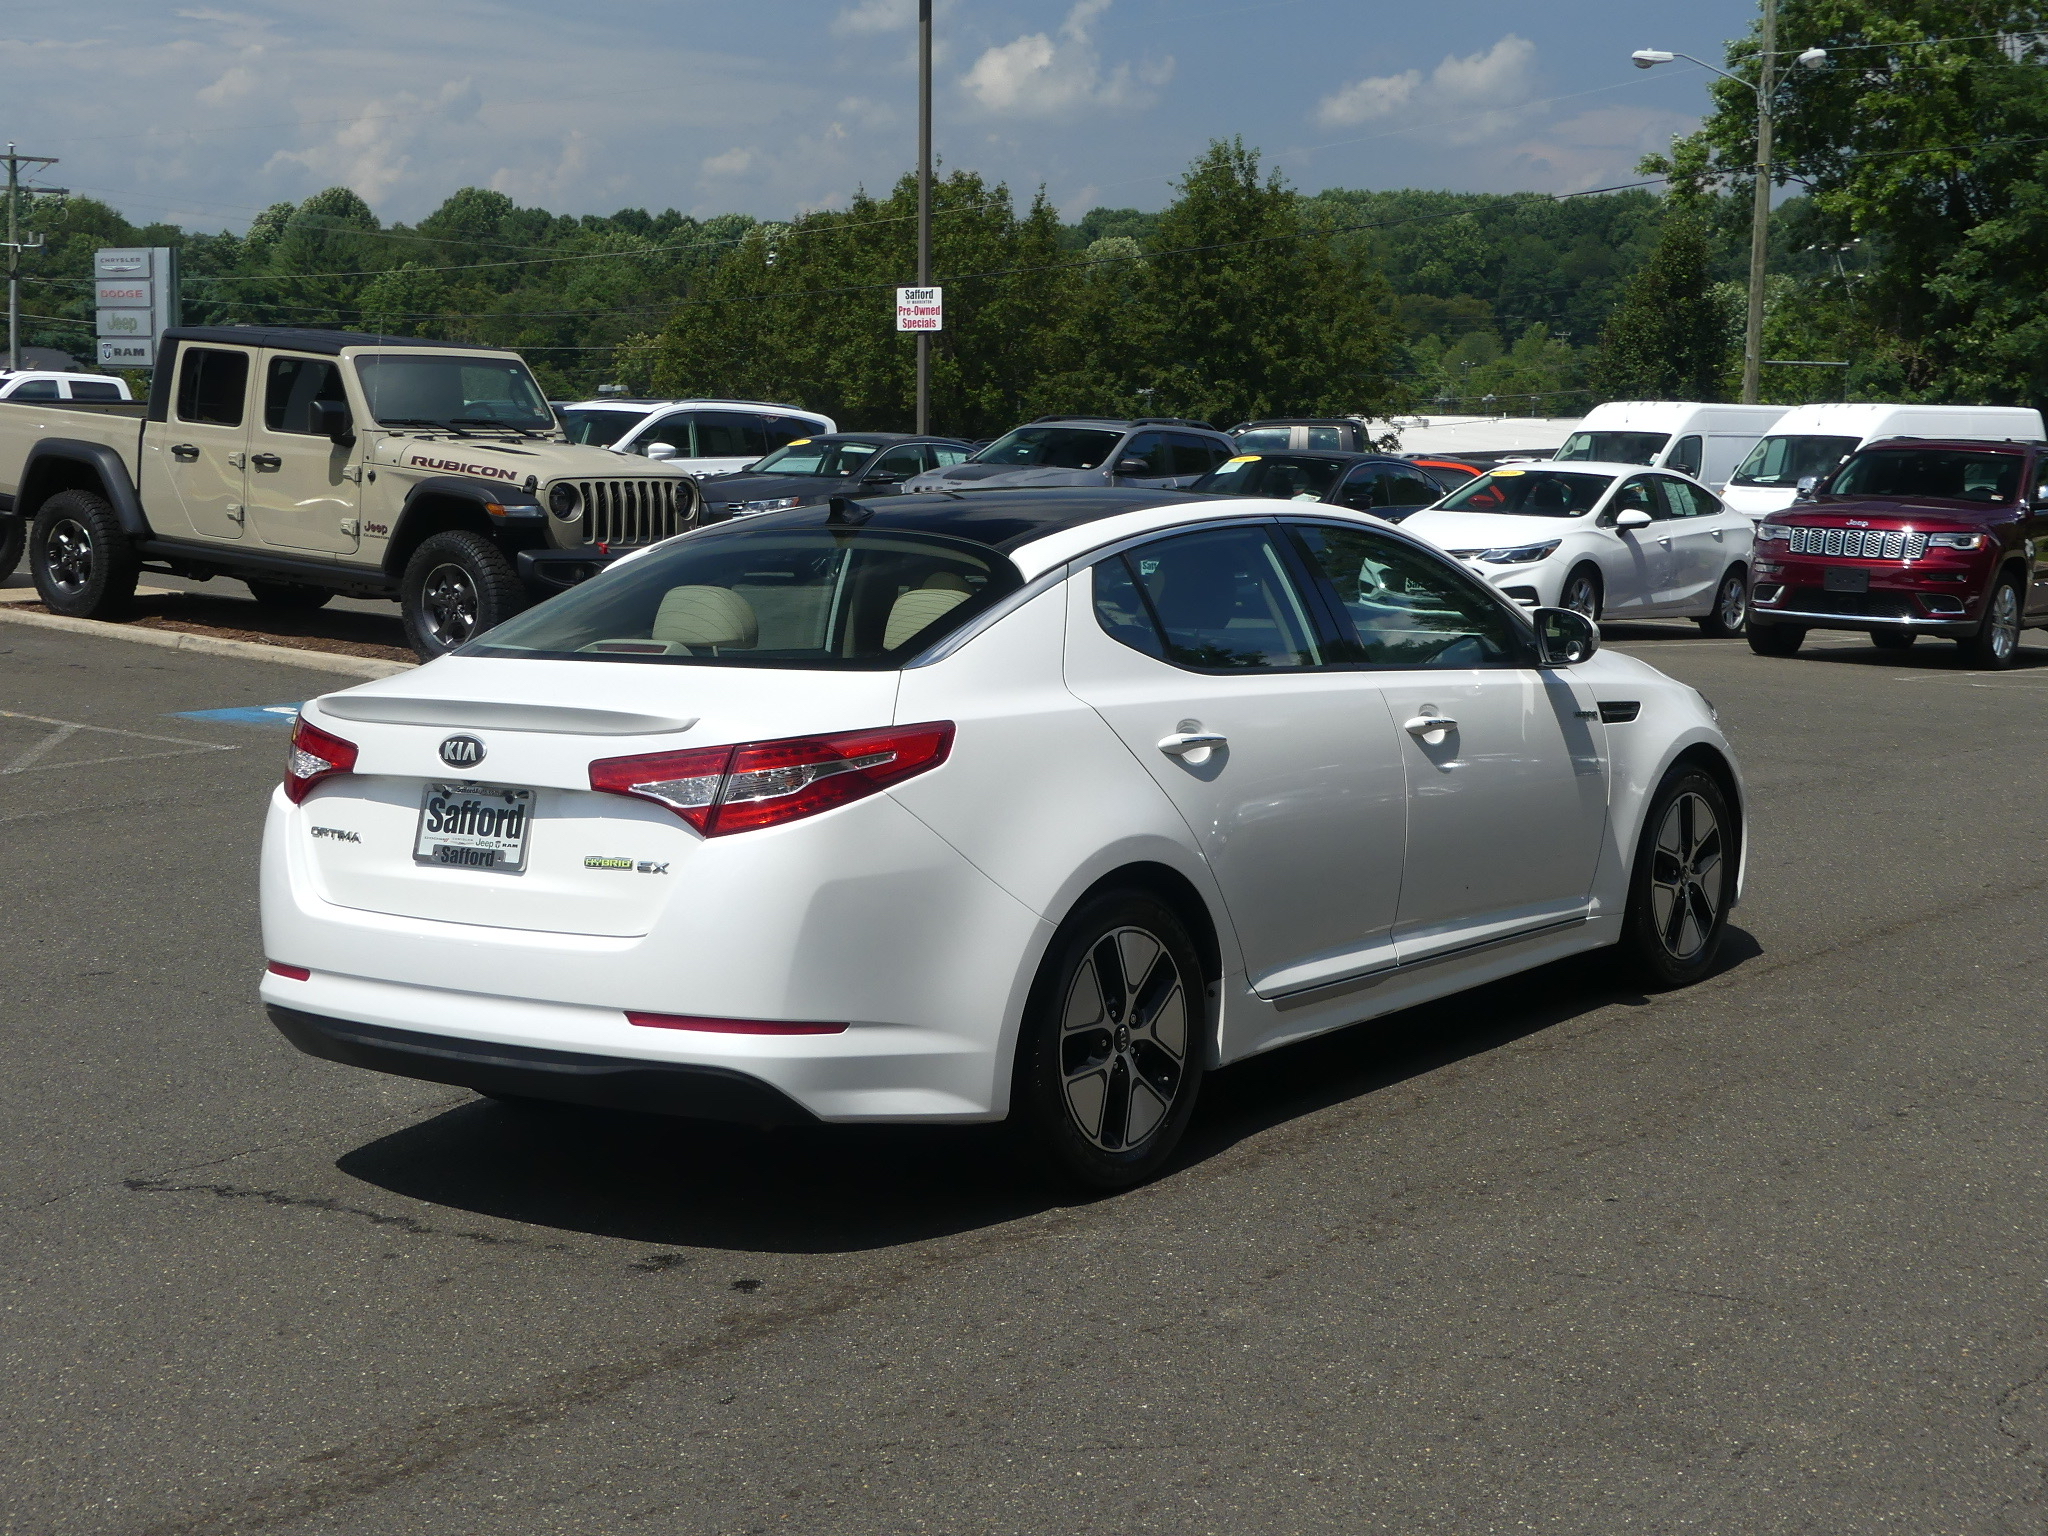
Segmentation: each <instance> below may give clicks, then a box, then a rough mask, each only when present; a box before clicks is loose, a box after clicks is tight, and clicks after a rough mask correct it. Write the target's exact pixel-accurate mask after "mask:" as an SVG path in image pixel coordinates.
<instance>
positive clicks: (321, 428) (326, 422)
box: [310, 400, 356, 448]
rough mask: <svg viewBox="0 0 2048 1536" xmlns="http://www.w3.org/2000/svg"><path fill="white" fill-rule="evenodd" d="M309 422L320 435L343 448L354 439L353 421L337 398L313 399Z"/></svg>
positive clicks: (345, 407) (346, 408)
mask: <svg viewBox="0 0 2048 1536" xmlns="http://www.w3.org/2000/svg"><path fill="white" fill-rule="evenodd" d="M310 424H311V426H312V428H313V430H314V431H315V432H316V433H318V434H319V435H320V436H321V437H324V438H326V439H328V440H329V441H330V442H335V443H339V444H341V445H342V446H343V447H344V448H345V447H347V446H348V445H349V444H350V443H352V442H354V441H355V440H356V429H355V422H354V421H353V420H352V419H351V418H350V416H349V413H348V407H347V406H345V405H343V404H342V403H341V402H340V401H339V400H315V401H314V402H313V410H312V420H311V423H310Z"/></svg>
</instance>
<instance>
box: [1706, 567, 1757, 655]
mask: <svg viewBox="0 0 2048 1536" xmlns="http://www.w3.org/2000/svg"><path fill="white" fill-rule="evenodd" d="M1695 622H1696V623H1698V625H1699V627H1700V633H1701V634H1703V635H1706V636H1709V637H1710V638H1712V639H1715V640H1732V639H1734V638H1735V637H1736V636H1737V635H1739V634H1741V633H1742V632H1743V631H1744V630H1745V629H1747V628H1748V627H1749V577H1748V575H1747V573H1745V572H1744V571H1743V569H1742V567H1741V566H1739V565H1731V566H1729V567H1728V570H1727V573H1726V574H1725V575H1723V576H1722V578H1721V585H1720V586H1718V587H1716V588H1715V589H1714V607H1713V610H1712V611H1711V612H1710V613H1708V614H1707V616H1706V617H1705V618H1703V619H1699V620H1696V621H1695Z"/></svg>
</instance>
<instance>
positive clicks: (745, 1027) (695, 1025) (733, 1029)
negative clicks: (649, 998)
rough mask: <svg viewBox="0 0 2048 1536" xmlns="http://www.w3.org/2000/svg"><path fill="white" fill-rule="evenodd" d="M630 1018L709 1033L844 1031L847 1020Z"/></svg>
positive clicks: (651, 1015) (631, 1021)
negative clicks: (798, 1021)
mask: <svg viewBox="0 0 2048 1536" xmlns="http://www.w3.org/2000/svg"><path fill="white" fill-rule="evenodd" d="M626 1022H627V1023H629V1024H638V1025H639V1026H640V1027H641V1028H642V1029H688V1030H694V1031H696V1032H697V1033H698V1034H705V1035H843V1034H845V1033H846V1026H845V1025H844V1024H790V1023H785V1022H783V1021H782V1020H780V1019H707V1018H703V1017H701V1016H699V1015H697V1014H694V1013H635V1012H634V1011H633V1010H632V1009H630V1008H629V1009H627V1010H626Z"/></svg>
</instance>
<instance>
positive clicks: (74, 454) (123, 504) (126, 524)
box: [14, 437, 153, 539]
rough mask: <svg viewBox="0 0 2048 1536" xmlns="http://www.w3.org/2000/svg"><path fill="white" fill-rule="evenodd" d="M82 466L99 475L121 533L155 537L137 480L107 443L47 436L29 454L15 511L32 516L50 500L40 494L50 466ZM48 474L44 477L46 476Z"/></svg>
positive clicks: (17, 489) (16, 498)
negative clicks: (40, 482)
mask: <svg viewBox="0 0 2048 1536" xmlns="http://www.w3.org/2000/svg"><path fill="white" fill-rule="evenodd" d="M59 463H68V464H83V465H85V466H86V467H87V468H89V469H91V470H92V471H93V472H94V473H95V474H96V475H98V476H99V481H100V489H101V492H102V494H104V495H105V496H106V498H107V501H108V502H109V504H111V505H112V507H113V509H114V515H115V516H116V517H118V518H119V519H120V520H121V530H122V532H124V533H126V534H127V535H128V536H129V537H130V538H133V539H147V538H151V537H153V535H152V533H151V531H150V526H149V519H148V517H146V516H145V515H144V514H143V511H142V498H141V497H140V496H138V495H136V494H135V479H134V477H133V476H132V475H130V474H129V472H128V465H127V463H126V461H125V460H123V459H122V457H121V455H120V453H119V452H118V451H117V450H116V449H114V448H111V447H109V446H108V445H107V444H105V443H89V442H86V441H84V440H82V439H80V438H75V437H46V438H43V439H41V440H40V441H38V442H37V443H36V445H35V446H34V447H33V448H31V449H29V451H28V461H27V462H26V463H25V464H23V465H22V466H21V483H20V485H19V486H18V487H17V488H16V492H15V497H14V510H15V511H16V512H18V513H20V514H21V515H22V516H24V517H33V516H34V515H35V512H36V509H37V508H39V507H40V506H41V505H42V504H43V502H44V501H45V500H47V499H48V498H47V497H44V496H41V495H38V494H37V490H38V486H37V481H38V478H39V477H38V474H37V472H38V471H39V470H43V466H45V465H48V464H59ZM47 473H48V471H47V470H44V471H43V474H44V475H45V476H47Z"/></svg>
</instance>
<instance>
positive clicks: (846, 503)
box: [825, 496, 875, 528]
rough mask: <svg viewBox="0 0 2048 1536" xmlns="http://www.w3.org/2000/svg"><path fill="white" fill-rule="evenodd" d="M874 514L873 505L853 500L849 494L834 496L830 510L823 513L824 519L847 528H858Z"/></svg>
mask: <svg viewBox="0 0 2048 1536" xmlns="http://www.w3.org/2000/svg"><path fill="white" fill-rule="evenodd" d="M874 515H875V509H874V508H873V507H870V506H868V505H866V504H865V503H863V502H858V501H855V500H854V499H853V498H852V497H851V496H834V497H833V498H832V507H831V510H830V511H829V512H827V513H826V514H825V521H826V522H828V523H839V524H842V525H843V526H845V527H848V528H858V527H859V526H860V525H861V524H862V523H864V522H866V521H867V520H868V519H869V518H871V517H873V516H874Z"/></svg>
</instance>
